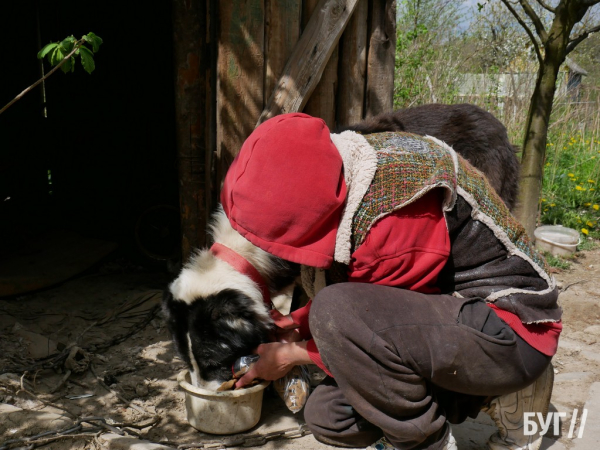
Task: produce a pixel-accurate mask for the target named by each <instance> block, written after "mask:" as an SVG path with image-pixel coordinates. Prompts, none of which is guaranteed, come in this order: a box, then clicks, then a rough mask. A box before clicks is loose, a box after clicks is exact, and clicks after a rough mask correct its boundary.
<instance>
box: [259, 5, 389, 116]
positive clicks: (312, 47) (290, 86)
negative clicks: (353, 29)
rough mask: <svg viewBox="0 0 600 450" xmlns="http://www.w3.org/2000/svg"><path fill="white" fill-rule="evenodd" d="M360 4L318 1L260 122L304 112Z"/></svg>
mask: <svg viewBox="0 0 600 450" xmlns="http://www.w3.org/2000/svg"><path fill="white" fill-rule="evenodd" d="M390 1H391V0H390ZM357 3H358V0H320V1H319V4H318V5H317V7H316V11H315V13H313V15H312V17H311V18H310V21H309V23H308V25H307V26H306V29H305V30H304V32H303V33H302V36H301V37H300V40H299V41H298V43H297V44H296V46H295V48H294V51H293V52H292V55H291V56H290V58H289V60H288V63H287V64H286V66H285V69H284V71H283V75H282V76H281V77H280V78H279V81H278V82H277V86H276V87H275V90H274V91H273V94H272V95H271V97H270V98H269V102H268V104H267V106H266V107H265V109H264V110H263V112H262V114H261V116H260V119H259V122H258V123H261V122H263V121H265V120H267V119H268V118H270V117H273V116H276V115H277V114H282V113H289V112H296V111H302V108H303V107H304V105H306V101H307V100H308V97H309V96H310V94H311V93H312V91H313V90H314V89H315V86H316V85H317V83H318V82H319V80H320V78H321V74H322V73H323V70H324V69H325V65H326V64H327V61H328V60H329V57H330V56H331V53H332V52H333V50H334V48H335V46H336V45H337V43H338V40H339V38H340V36H341V34H342V32H343V31H344V28H345V27H346V25H347V24H348V21H349V20H350V16H351V15H352V13H353V12H354V8H355V7H356V5H357Z"/></svg>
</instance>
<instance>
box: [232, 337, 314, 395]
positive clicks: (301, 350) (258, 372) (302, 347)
mask: <svg viewBox="0 0 600 450" xmlns="http://www.w3.org/2000/svg"><path fill="white" fill-rule="evenodd" d="M254 353H255V354H257V355H259V356H260V358H259V360H258V361H256V363H255V364H254V366H252V368H250V370H249V371H248V372H246V373H245V374H244V375H243V376H242V378H240V379H239V380H238V381H237V383H236V384H235V388H236V389H240V388H243V387H244V386H246V385H248V384H250V383H251V382H252V380H254V379H255V378H260V379H262V380H278V379H279V378H281V377H283V376H285V374H286V373H288V372H289V371H290V370H291V369H292V367H294V366H296V365H298V364H312V361H311V359H310V357H309V356H308V352H307V351H306V341H303V342H269V343H267V344H261V345H259V346H258V347H257V348H256V350H255V352H254Z"/></svg>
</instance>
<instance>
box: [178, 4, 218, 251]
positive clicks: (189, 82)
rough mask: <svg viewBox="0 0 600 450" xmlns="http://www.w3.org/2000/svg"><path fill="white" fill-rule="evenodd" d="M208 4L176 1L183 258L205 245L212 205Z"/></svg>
mask: <svg viewBox="0 0 600 450" xmlns="http://www.w3.org/2000/svg"><path fill="white" fill-rule="evenodd" d="M206 21H207V17H206V6H205V2H204V1H203V0H173V35H174V36H173V43H174V58H175V114H176V139H177V154H178V164H179V183H180V184H179V204H180V208H181V230H182V243H181V250H182V257H183V259H184V260H185V259H187V257H188V256H189V254H190V252H191V251H192V250H193V249H194V248H196V247H200V246H204V244H205V240H206V224H207V221H208V213H209V211H208V208H207V205H206V197H207V195H208V191H209V189H210V183H209V182H208V181H207V180H209V177H210V171H208V172H207V167H209V168H210V164H208V165H207V160H210V153H209V152H207V150H206V142H207V134H206V127H205V125H206V115H205V106H206V70H207V68H208V67H209V63H208V58H207V54H206V45H205V44H206V31H205V30H206Z"/></svg>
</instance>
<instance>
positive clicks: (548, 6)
mask: <svg viewBox="0 0 600 450" xmlns="http://www.w3.org/2000/svg"><path fill="white" fill-rule="evenodd" d="M536 1H537V2H538V3H539V4H540V6H541V7H542V8H544V9H545V10H547V11H550V12H551V13H554V12H556V8H553V7H552V6H550V5H549V4H548V3H546V2H545V1H544V0H536ZM598 1H600V0H598Z"/></svg>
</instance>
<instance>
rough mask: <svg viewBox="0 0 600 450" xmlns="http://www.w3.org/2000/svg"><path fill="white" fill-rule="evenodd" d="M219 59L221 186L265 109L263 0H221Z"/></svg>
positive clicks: (218, 135)
mask: <svg viewBox="0 0 600 450" xmlns="http://www.w3.org/2000/svg"><path fill="white" fill-rule="evenodd" d="M218 17H219V20H220V34H219V44H218V59H217V186H216V188H217V189H218V190H220V186H221V183H222V181H223V178H224V177H225V174H226V172H227V169H228V168H229V165H230V164H231V162H232V161H233V159H234V157H235V155H237V153H238V152H239V150H240V147H241V146H242V144H243V142H244V140H245V139H246V138H247V137H248V135H249V134H250V133H251V132H252V130H254V126H255V124H256V121H257V120H258V117H259V115H260V113H261V111H262V109H263V104H264V103H263V95H264V92H263V91H264V72H263V71H264V33H265V30H264V25H265V11H264V2H263V1H262V0H230V1H220V2H219V16H218Z"/></svg>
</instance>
